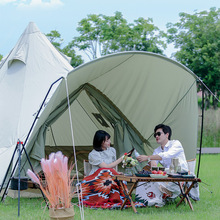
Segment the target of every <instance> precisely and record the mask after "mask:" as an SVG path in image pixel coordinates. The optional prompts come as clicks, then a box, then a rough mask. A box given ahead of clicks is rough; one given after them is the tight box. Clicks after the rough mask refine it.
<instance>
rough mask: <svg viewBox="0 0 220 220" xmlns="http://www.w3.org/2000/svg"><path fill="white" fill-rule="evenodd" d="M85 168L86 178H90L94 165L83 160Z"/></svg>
mask: <svg viewBox="0 0 220 220" xmlns="http://www.w3.org/2000/svg"><path fill="white" fill-rule="evenodd" d="M83 167H84V177H86V176H89V173H90V171H91V170H92V165H91V164H90V163H89V161H88V160H83Z"/></svg>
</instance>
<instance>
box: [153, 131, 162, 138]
mask: <svg viewBox="0 0 220 220" xmlns="http://www.w3.org/2000/svg"><path fill="white" fill-rule="evenodd" d="M161 134H162V132H160V131H158V132H157V133H154V137H156V136H160V135H161Z"/></svg>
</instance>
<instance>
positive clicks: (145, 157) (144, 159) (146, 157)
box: [137, 155, 148, 162]
mask: <svg viewBox="0 0 220 220" xmlns="http://www.w3.org/2000/svg"><path fill="white" fill-rule="evenodd" d="M137 160H138V162H143V161H148V156H146V155H140V156H138V157H137Z"/></svg>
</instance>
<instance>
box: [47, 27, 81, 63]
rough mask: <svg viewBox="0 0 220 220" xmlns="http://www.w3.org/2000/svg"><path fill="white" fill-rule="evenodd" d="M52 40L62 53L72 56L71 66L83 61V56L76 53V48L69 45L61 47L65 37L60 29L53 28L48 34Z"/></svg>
mask: <svg viewBox="0 0 220 220" xmlns="http://www.w3.org/2000/svg"><path fill="white" fill-rule="evenodd" d="M46 36H47V37H48V39H49V40H50V42H51V43H52V44H53V45H54V46H55V47H56V48H57V50H59V51H60V52H61V53H63V54H65V55H66V56H68V57H71V63H70V64H71V66H73V67H77V66H79V65H80V64H82V63H83V60H82V57H81V56H80V55H76V52H75V50H74V49H73V48H72V47H69V45H67V46H66V47H64V48H63V49H62V48H61V44H62V42H63V39H62V38H61V35H60V33H59V32H58V31H56V30H52V31H51V32H50V33H49V34H46Z"/></svg>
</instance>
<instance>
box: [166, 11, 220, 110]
mask: <svg viewBox="0 0 220 220" xmlns="http://www.w3.org/2000/svg"><path fill="white" fill-rule="evenodd" d="M179 16H180V21H179V22H177V23H175V24H172V23H168V24H167V28H168V31H167V34H168V43H171V42H173V43H174V45H175V48H178V49H179V50H178V51H177V52H176V53H175V54H174V57H175V58H176V60H178V61H179V62H181V63H182V64H184V65H185V66H187V67H188V68H189V69H190V70H192V71H193V72H194V73H195V74H196V75H197V76H199V77H200V78H201V79H202V80H203V82H204V83H205V84H206V85H207V86H208V87H209V88H210V90H211V91H212V92H213V93H214V94H215V95H216V96H217V97H219V96H220V9H218V10H216V8H211V9H210V10H209V11H202V12H199V13H197V12H195V13H194V14H193V15H190V14H187V13H180V14H179ZM206 94H209V96H210V93H206ZM209 98H210V97H209ZM214 100H215V99H213V105H214V106H216V104H217V103H216V101H214Z"/></svg>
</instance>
